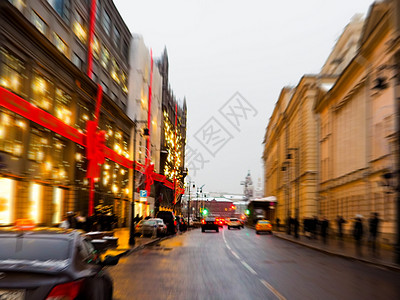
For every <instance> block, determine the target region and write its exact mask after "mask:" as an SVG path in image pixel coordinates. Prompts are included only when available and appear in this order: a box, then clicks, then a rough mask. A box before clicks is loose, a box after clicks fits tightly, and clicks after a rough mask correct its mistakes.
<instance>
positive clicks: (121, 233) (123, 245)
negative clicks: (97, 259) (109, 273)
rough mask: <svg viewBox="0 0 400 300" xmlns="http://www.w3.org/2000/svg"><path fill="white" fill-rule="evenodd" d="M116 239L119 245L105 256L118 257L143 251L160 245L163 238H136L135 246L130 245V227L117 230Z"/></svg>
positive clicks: (115, 231) (115, 232) (109, 250)
mask: <svg viewBox="0 0 400 300" xmlns="http://www.w3.org/2000/svg"><path fill="white" fill-rule="evenodd" d="M113 231H114V237H116V238H118V245H117V247H116V248H110V249H108V250H107V251H106V252H105V253H104V256H105V255H117V254H120V253H123V252H126V251H127V253H126V255H129V254H131V253H132V252H135V251H138V250H140V249H143V248H144V247H145V246H148V245H152V244H156V243H158V242H159V241H160V240H161V239H163V238H145V237H137V236H136V237H135V245H134V246H131V245H129V233H130V229H129V227H122V228H115V229H114V230H113Z"/></svg>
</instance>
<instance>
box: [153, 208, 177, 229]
mask: <svg viewBox="0 0 400 300" xmlns="http://www.w3.org/2000/svg"><path fill="white" fill-rule="evenodd" d="M156 217H157V218H160V219H163V221H164V223H165V225H167V234H175V233H176V232H177V222H176V219H175V214H174V213H173V212H172V211H166V210H163V211H159V212H158V213H157V216H156Z"/></svg>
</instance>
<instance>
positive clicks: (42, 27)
mask: <svg viewBox="0 0 400 300" xmlns="http://www.w3.org/2000/svg"><path fill="white" fill-rule="evenodd" d="M32 23H33V25H35V27H36V28H37V29H38V30H39V31H40V32H41V33H42V34H43V35H47V31H48V26H47V24H46V23H45V22H44V21H43V19H42V18H41V17H40V16H39V15H38V14H37V13H36V12H35V11H33V10H32Z"/></svg>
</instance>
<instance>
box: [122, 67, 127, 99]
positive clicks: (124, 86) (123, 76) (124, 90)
mask: <svg viewBox="0 0 400 300" xmlns="http://www.w3.org/2000/svg"><path fill="white" fill-rule="evenodd" d="M121 87H122V91H123V92H124V93H125V94H128V82H127V78H126V74H125V72H121Z"/></svg>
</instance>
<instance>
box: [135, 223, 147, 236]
mask: <svg viewBox="0 0 400 300" xmlns="http://www.w3.org/2000/svg"><path fill="white" fill-rule="evenodd" d="M146 221H147V220H140V221H139V222H138V223H137V224H136V226H135V236H141V235H142V234H143V230H142V229H143V224H144V223H145V222H146Z"/></svg>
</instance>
